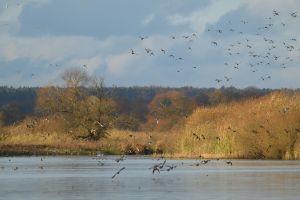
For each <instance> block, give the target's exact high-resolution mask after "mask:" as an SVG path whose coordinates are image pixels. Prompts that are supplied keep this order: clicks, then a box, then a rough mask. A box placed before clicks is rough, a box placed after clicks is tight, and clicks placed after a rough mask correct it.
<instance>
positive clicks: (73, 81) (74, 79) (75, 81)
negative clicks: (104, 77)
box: [62, 67, 89, 87]
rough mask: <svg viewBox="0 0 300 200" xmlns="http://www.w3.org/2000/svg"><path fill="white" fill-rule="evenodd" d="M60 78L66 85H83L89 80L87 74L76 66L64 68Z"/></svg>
mask: <svg viewBox="0 0 300 200" xmlns="http://www.w3.org/2000/svg"><path fill="white" fill-rule="evenodd" d="M62 78H63V80H64V81H65V84H66V86H67V87H80V86H84V85H85V84H86V83H87V82H88V81H89V76H88V74H87V73H86V72H85V71H84V70H82V69H80V68H77V67H72V68H69V69H66V70H65V71H64V72H63V74H62Z"/></svg>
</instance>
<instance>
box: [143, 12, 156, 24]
mask: <svg viewBox="0 0 300 200" xmlns="http://www.w3.org/2000/svg"><path fill="white" fill-rule="evenodd" d="M154 18H155V15H154V14H150V15H147V16H146V17H145V18H144V19H143V21H142V25H143V26H147V25H149V24H150V23H151V22H152V21H153V20H154Z"/></svg>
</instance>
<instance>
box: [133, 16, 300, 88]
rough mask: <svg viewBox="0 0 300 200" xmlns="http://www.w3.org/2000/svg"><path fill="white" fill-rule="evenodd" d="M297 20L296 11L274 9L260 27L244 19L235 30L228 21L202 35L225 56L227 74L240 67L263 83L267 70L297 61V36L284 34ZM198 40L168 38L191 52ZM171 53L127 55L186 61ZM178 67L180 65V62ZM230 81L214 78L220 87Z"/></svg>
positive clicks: (299, 50)
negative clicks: (163, 57) (184, 42)
mask: <svg viewBox="0 0 300 200" xmlns="http://www.w3.org/2000/svg"><path fill="white" fill-rule="evenodd" d="M281 15H284V17H282V18H284V20H285V21H283V19H282V18H281V17H280V16H281ZM299 17H300V15H298V13H297V12H290V13H281V12H279V11H277V10H273V11H272V13H271V15H270V16H269V17H266V18H265V19H264V20H261V22H258V23H262V25H261V26H258V27H257V25H256V24H257V22H256V23H255V24H253V23H251V22H250V21H247V20H240V21H239V22H238V23H239V24H238V25H237V26H236V27H239V28H234V26H235V25H236V24H234V23H233V22H232V21H227V22H226V23H225V24H224V25H220V26H221V27H211V28H208V29H207V30H206V33H209V34H210V35H213V36H214V37H213V38H215V40H212V41H211V42H210V46H211V48H218V49H216V50H221V51H222V52H223V53H224V54H225V56H226V58H225V60H224V63H223V64H224V65H225V67H228V69H232V70H233V72H232V71H231V75H232V74H234V70H235V71H239V70H241V69H242V68H243V69H246V70H248V71H247V72H249V73H250V72H251V73H254V74H258V75H257V76H258V77H259V78H260V79H261V80H262V81H267V80H270V79H271V78H272V77H271V74H266V72H270V73H271V69H281V70H287V69H288V68H289V66H292V65H293V63H295V61H296V59H299V58H300V54H299V53H300V46H298V41H297V36H290V33H288V31H289V27H294V26H295V25H297V22H298V21H297V19H298V18H299ZM253 27H255V28H253ZM245 30H246V31H245ZM247 30H248V31H247ZM249 30H250V31H249ZM278 34H285V35H288V36H287V37H286V38H285V39H282V38H281V39H279V37H277V35H278ZM200 37H202V35H200V34H198V33H191V34H186V35H181V36H170V39H171V40H179V41H178V42H182V40H184V41H186V44H187V47H185V48H186V51H187V52H192V51H193V49H194V47H193V45H195V41H196V40H197V39H199V38H200ZM281 37H282V36H281ZM224 38H225V40H224ZM226 38H230V39H231V41H230V42H228V40H226ZM139 39H140V40H141V41H145V40H147V39H149V37H148V36H139ZM233 40H235V42H232V41H233ZM227 43H228V44H227ZM202 45H203V44H202ZM206 45H209V43H206ZM172 50H173V49H166V48H157V49H155V50H154V49H151V48H145V49H144V50H142V49H139V50H136V49H133V48H131V49H130V50H129V54H131V55H141V54H142V52H143V51H144V52H145V53H146V54H147V55H149V56H158V55H163V56H168V57H169V58H172V59H175V60H176V61H184V60H188V59H186V58H185V57H183V56H178V55H176V54H174V53H173V52H172ZM208 51H209V49H208ZM181 52H182V51H181ZM219 57H220V59H221V57H222V55H219ZM217 59H219V58H217ZM179 64H180V65H183V64H184V63H179ZM186 65H188V64H186ZM202 67H203V66H199V65H195V66H193V67H192V68H193V69H201V68H202ZM190 68H191V67H188V66H186V67H180V69H177V72H178V73H179V72H182V71H183V70H184V69H186V70H187V69H190ZM227 71H228V70H227ZM259 72H261V73H259ZM251 73H250V74H251ZM232 79H233V77H231V76H229V75H226V74H225V75H224V76H223V78H221V77H216V78H215V80H214V81H215V82H217V83H218V84H221V83H225V82H229V81H231V80H232Z"/></svg>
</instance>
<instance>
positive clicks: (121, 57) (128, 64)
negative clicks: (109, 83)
mask: <svg viewBox="0 0 300 200" xmlns="http://www.w3.org/2000/svg"><path fill="white" fill-rule="evenodd" d="M138 59H139V57H137V56H136V55H129V53H121V54H117V55H112V56H109V57H108V58H107V59H106V63H107V67H108V70H109V72H110V73H112V74H113V75H115V76H120V75H122V73H124V72H125V70H126V71H128V70H132V68H134V67H136V66H135V65H133V63H134V62H135V61H137V60H138Z"/></svg>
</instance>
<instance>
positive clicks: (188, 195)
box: [0, 156, 300, 200]
mask: <svg viewBox="0 0 300 200" xmlns="http://www.w3.org/2000/svg"><path fill="white" fill-rule="evenodd" d="M116 158H118V157H112V156H105V157H101V158H97V159H95V158H93V157H42V159H41V157H2V158H0V199H1V200H2V199H3V200H18V199H20V200H21V199H22V200H23V199H26V200H54V199H63V200H68V199H70V200H71V199H72V200H77V199H78V200H79V199H82V200H94V199H107V200H114V199H122V200H132V199H164V200H169V199H170V200H171V199H172V200H174V199H185V200H194V199H195V200H196V199H197V200H199V199H220V200H221V199H222V200H223V199H228V200H229V199H240V200H246V199H247V200H248V199H249V200H250V199H251V200H252V199H272V200H277V199H278V200H282V199H285V200H289V199H290V200H295V199H298V198H299V197H300V161H262V160H260V161H254V160H233V161H232V163H233V165H232V166H230V165H228V164H226V162H225V160H219V161H211V162H208V163H207V164H206V165H204V164H200V165H199V166H196V165H195V164H197V163H199V162H200V160H167V162H166V164H165V166H164V168H163V169H162V170H161V172H160V173H157V172H156V173H155V174H153V173H152V167H153V165H154V164H158V163H162V162H163V161H162V160H159V161H157V160H153V159H151V158H150V157H126V158H125V160H124V161H120V162H116V161H115V160H114V159H116ZM168 166H176V168H174V169H173V170H170V171H166V170H167V169H168ZM122 167H125V170H123V171H121V172H120V174H118V175H116V177H115V178H114V179H112V178H111V177H112V176H113V174H114V173H115V172H116V171H118V170H119V169H121V168H122Z"/></svg>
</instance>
